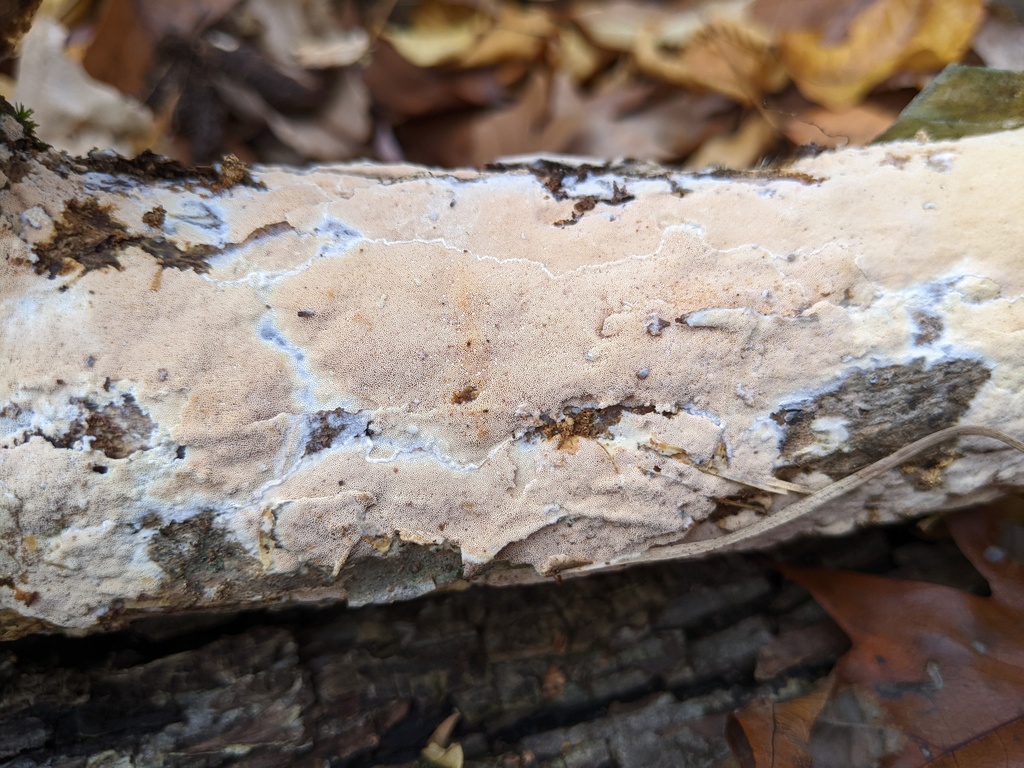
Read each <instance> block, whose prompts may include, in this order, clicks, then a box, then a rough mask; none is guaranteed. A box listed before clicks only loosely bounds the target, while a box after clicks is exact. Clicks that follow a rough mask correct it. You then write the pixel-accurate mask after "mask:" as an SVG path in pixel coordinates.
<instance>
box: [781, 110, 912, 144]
mask: <svg viewBox="0 0 1024 768" xmlns="http://www.w3.org/2000/svg"><path fill="white" fill-rule="evenodd" d="M898 116H899V110H898V109H896V108H895V107H894V106H890V105H883V104H879V103H875V102H871V101H866V102H864V103H863V104H858V105H856V106H853V107H847V108H845V109H825V108H824V107H809V108H807V109H805V110H803V111H801V112H800V113H798V114H796V115H793V116H792V117H790V118H788V119H787V120H786V121H785V123H784V125H783V127H782V132H783V134H784V135H785V136H786V138H787V139H789V140H790V141H791V142H793V143H794V144H796V145H797V146H805V145H808V144H816V145H817V146H819V147H828V148H833V147H847V146H854V147H859V146H863V145H865V144H867V143H868V142H870V141H871V140H872V139H874V138H875V137H876V136H878V135H880V134H882V133H884V132H885V130H886V129H887V128H888V127H889V126H891V125H892V124H893V122H894V121H895V120H896V118H897V117H898Z"/></svg>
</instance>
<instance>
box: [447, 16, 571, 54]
mask: <svg viewBox="0 0 1024 768" xmlns="http://www.w3.org/2000/svg"><path fill="white" fill-rule="evenodd" d="M554 32H555V25H554V23H553V22H552V21H551V17H550V16H549V15H548V13H547V11H544V10H541V9H539V8H517V7H515V6H511V5H503V6H501V8H500V10H499V11H498V17H497V19H496V20H495V22H494V25H493V26H492V27H491V28H490V29H489V30H488V31H487V32H486V33H485V34H483V35H482V36H481V37H480V39H479V40H478V41H477V43H476V44H475V45H474V46H473V47H472V48H471V49H470V50H469V51H466V52H465V53H464V54H463V55H462V56H461V57H460V58H459V64H460V65H461V66H463V67H467V68H469V67H489V66H492V65H494V64H500V63H502V62H505V61H513V60H527V61H530V60H532V59H535V58H537V57H538V56H539V55H540V54H541V52H542V51H543V50H544V44H545V42H546V41H547V38H548V37H550V36H551V35H553V34H554Z"/></svg>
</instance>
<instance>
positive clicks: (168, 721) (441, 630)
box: [0, 527, 981, 768]
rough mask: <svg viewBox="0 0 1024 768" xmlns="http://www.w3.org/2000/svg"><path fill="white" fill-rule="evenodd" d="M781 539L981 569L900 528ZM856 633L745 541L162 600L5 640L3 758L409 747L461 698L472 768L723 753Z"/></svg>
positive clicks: (838, 560) (817, 558) (836, 551)
mask: <svg viewBox="0 0 1024 768" xmlns="http://www.w3.org/2000/svg"><path fill="white" fill-rule="evenodd" d="M780 554H781V556H782V557H783V559H785V560H788V561H791V562H793V561H798V562H807V563H810V562H813V563H822V564H825V565H830V566H838V567H854V568H858V569H863V570H871V571H875V572H888V573H895V574H897V575H900V576H904V577H911V578H925V579H929V580H933V581H942V582H944V583H951V584H955V585H958V586H964V587H977V586H979V585H980V583H981V582H980V578H979V577H978V576H977V574H976V573H975V572H974V571H973V569H972V568H971V567H970V566H969V565H968V564H967V562H966V561H965V560H964V559H963V558H962V557H960V556H959V554H958V553H957V551H956V550H955V549H954V548H953V547H952V545H950V544H948V543H924V542H922V541H920V540H917V539H916V538H915V537H914V535H913V533H912V531H911V529H909V528H906V527H897V528H892V529H885V530H874V531H871V532H865V533H861V534H859V535H857V536H853V537H848V538H844V539H837V540H833V541H815V542H809V543H804V544H796V545H792V546H790V547H788V548H787V549H785V550H782V551H781V553H780ZM845 647H846V640H845V638H844V637H843V636H842V634H841V633H840V632H839V631H838V630H837V629H836V628H835V627H834V625H832V624H831V622H830V621H829V620H828V619H827V618H826V617H825V615H824V613H823V612H822V611H821V609H820V608H818V607H817V606H816V605H815V604H814V603H813V602H812V601H810V599H809V597H808V596H807V595H806V593H804V592H803V591H802V590H800V589H799V588H797V587H796V586H795V585H793V584H791V583H787V582H785V581H784V580H783V579H782V578H781V577H779V576H778V575H777V574H776V573H775V572H774V571H773V570H772V568H771V567H770V563H769V562H768V561H767V560H766V559H763V558H757V557H738V556H737V557H728V558H719V559H715V560H710V561H707V562H703V563H681V564H668V565H660V566H648V567H644V568H636V569H632V570H629V571H626V572H622V573H613V574H605V575H599V576H595V577H589V578H585V579H574V580H566V581H564V582H563V583H551V584H547V585H537V586H530V587H519V588H505V589H493V588H492V589H488V588H474V589H470V590H467V591H463V592H457V593H451V594H445V595H435V596H433V597H430V598H426V599H421V600H417V601H413V602H407V603H400V604H394V605H388V606H373V607H366V608H362V609H359V610H344V609H339V608H337V607H335V608H329V609H316V608H307V609H298V608H293V609H291V610H289V611H285V612H277V613H272V612H259V613H250V614H240V615H235V616H230V617H224V616H221V617H212V616H209V615H207V616H203V617H188V616H182V617H163V618H158V619H153V620H150V621H148V622H144V623H142V624H139V625H137V626H136V627H135V628H134V629H133V630H132V631H130V632H120V633H115V634H110V635H105V636H94V637H89V638H83V639H70V638H59V637H44V636H34V637H29V638H24V639H22V640H20V641H17V642H15V643H8V644H5V645H3V646H0V759H4V760H7V761H8V762H6V763H3V765H9V766H18V768H23V767H27V766H44V765H45V766H62V767H65V766H67V767H69V768H70V766H83V767H84V766H221V765H240V766H268V767H269V766H280V765H310V766H314V765H315V766H324V765H329V766H371V765H396V764H412V763H413V762H415V761H416V760H417V759H418V753H419V750H420V749H421V748H422V747H423V746H424V745H425V744H426V742H427V739H428V737H429V735H430V733H431V732H432V730H433V729H434V728H435V727H436V726H437V725H438V723H440V722H441V720H443V719H444V718H445V717H446V716H448V715H449V714H451V713H452V712H453V711H454V710H456V709H457V710H459V711H460V712H461V713H462V720H461V722H460V723H459V726H458V728H457V730H456V733H455V736H454V738H455V740H457V741H459V742H460V743H461V744H462V746H463V748H464V750H465V755H466V765H468V766H527V765H530V766H532V765H536V766H559V767H560V768H568V767H569V766H588V767H589V766H637V765H644V766H672V767H673V768H679V767H680V766H698V765H699V766H711V765H729V764H731V763H730V762H729V758H728V752H727V749H726V747H725V744H724V740H723V737H722V733H723V728H724V722H725V718H726V716H727V713H728V712H729V711H731V710H732V709H734V708H735V707H737V706H738V705H740V704H742V703H743V702H744V701H746V700H747V699H749V698H750V697H751V696H752V695H754V694H755V693H758V692H773V691H774V692H779V691H782V690H785V691H786V692H787V694H788V695H793V694H795V693H797V692H799V691H802V690H804V689H806V688H808V687H809V686H810V685H811V684H812V683H813V682H814V680H815V679H817V678H819V677H820V676H822V675H823V674H825V673H826V672H827V671H828V669H829V668H830V666H831V664H832V663H833V662H834V660H835V659H836V658H837V657H838V655H839V654H841V653H842V651H843V650H844V649H845Z"/></svg>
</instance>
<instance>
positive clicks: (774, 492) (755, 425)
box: [0, 115, 1024, 637]
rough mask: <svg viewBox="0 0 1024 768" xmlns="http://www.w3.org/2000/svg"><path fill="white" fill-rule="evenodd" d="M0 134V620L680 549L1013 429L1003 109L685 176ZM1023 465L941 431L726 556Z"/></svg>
mask: <svg viewBox="0 0 1024 768" xmlns="http://www.w3.org/2000/svg"><path fill="white" fill-rule="evenodd" d="M0 128H2V132H3V135H4V136H5V144H4V148H3V149H2V150H0V152H2V155H0V160H2V162H0V170H2V172H3V174H4V179H3V182H4V183H3V189H2V191H0V215H2V219H3V231H2V234H0V248H2V251H3V259H2V261H0V333H2V338H0V361H2V370H0V606H2V609H3V610H4V612H5V616H6V618H5V619H4V621H5V622H6V623H5V627H6V629H5V633H6V636H9V637H10V636H16V635H18V634H22V633H24V632H26V631H31V630H33V629H37V628H53V627H59V628H65V629H71V630H88V629H90V628H94V627H98V626H99V627H111V626H118V625H119V624H120V623H122V622H123V621H124V620H125V619H126V617H131V616H133V615H136V614H138V613H140V612H147V611H158V612H168V611H179V610H183V609H194V608H202V607H206V606H211V607H218V608H229V607H237V606H243V605H250V604H269V603H275V602H281V601H292V600H294V601H321V600H335V599H343V600H347V601H348V602H349V603H350V604H353V605H357V604H364V603H368V602H379V601H386V600H391V599H395V598H401V597H409V596H413V595H417V594H422V593H425V592H429V591H432V590H435V589H437V588H439V587H444V586H446V585H453V584H455V585H457V584H462V583H465V582H466V581H473V580H477V581H486V582H491V583H510V582H522V581H529V580H536V579H538V578H543V577H544V576H543V575H545V574H546V575H552V574H558V573H559V572H560V571H564V570H572V569H576V568H581V567H594V566H598V567H601V566H604V565H605V564H612V565H614V564H617V563H622V562H629V561H633V560H642V559H644V558H645V557H657V556H658V552H659V551H668V552H670V553H671V552H673V551H678V552H681V553H683V554H685V553H686V550H672V549H671V546H670V545H676V544H678V542H680V541H682V540H684V539H685V540H686V541H694V540H701V539H708V538H713V537H716V536H722V535H723V533H724V532H729V531H742V530H744V529H747V528H748V527H750V526H752V525H757V521H759V520H761V519H762V518H763V517H764V516H765V515H770V514H772V513H775V512H777V511H778V510H780V509H784V508H785V505H787V504H792V503H793V502H794V500H795V499H797V498H799V493H800V492H802V491H809V490H813V489H818V488H821V487H823V486H827V485H828V484H829V483H830V482H831V481H834V480H837V479H839V478H843V477H845V476H848V475H850V474H851V473H853V472H855V471H857V470H859V469H861V468H863V467H865V466H867V465H870V464H871V463H872V462H875V461H877V460H879V459H882V458H884V457H886V456H888V455H890V454H892V453H893V452H894V451H896V450H897V449H899V448H901V447H902V446H905V445H907V444H910V443H912V442H913V441H915V440H917V439H919V438H922V437H926V436H928V435H931V434H933V433H935V432H937V431H939V430H941V429H945V428H950V427H957V426H960V425H965V424H971V425H982V426H986V427H990V428H996V429H999V430H1002V431H1003V432H1006V433H1009V434H1011V435H1021V434H1024V403H1022V401H1021V398H1022V397H1024V394H1022V390H1024V387H1022V386H1021V384H1022V382H1021V378H1022V374H1024V345H1022V344H1021V335H1022V327H1024V314H1022V312H1024V309H1022V307H1024V302H1021V301H1020V300H1019V299H1020V298H1021V296H1022V293H1024V274H1022V271H1021V270H1020V268H1019V266H1020V257H1019V254H1018V248H1019V244H1020V243H1021V242H1024V219H1022V217H1020V216H1018V215H1017V205H1018V204H1019V200H1018V197H1019V194H1020V193H1019V192H1018V191H1017V190H1016V188H1015V187H1014V186H1013V185H1012V184H1011V183H1009V180H1012V179H1014V178H1016V176H1017V175H1018V173H1020V172H1021V171H1022V170H1024V134H1022V133H1020V132H1013V133H1003V134H997V135H992V136H987V137H981V138H972V139H965V140H962V141H960V142H946V143H934V144H929V143H907V144H890V145H886V146H879V147H873V148H869V149H863V150H850V151H844V152H839V153H835V154H827V155H821V156H819V157H816V158H812V159H809V160H805V161H801V162H800V163H798V164H796V165H795V166H793V167H792V168H789V169H785V170H773V171H765V172H757V173H748V174H729V173H710V174H705V175H685V174H682V173H676V172H674V171H671V170H667V169H664V168H659V167H648V166H643V165H635V164H629V165H616V164H600V163H590V162H584V161H570V160H561V161H555V160H530V161H523V162H514V163H509V164H507V165H503V166H501V167H496V168H493V169H489V170H485V171H480V172H477V171H439V170H430V169H424V168H416V167H380V166H371V165H350V166H331V167H320V168H314V169H311V170H302V171H299V170H289V169H285V168H270V167H266V168H257V169H247V168H245V167H244V166H243V165H241V164H240V163H237V162H230V161H229V162H225V163H224V164H222V165H221V166H218V167H217V168H216V169H198V170H195V169H187V168H184V167H182V166H179V165H177V164H175V163H171V162H167V161H162V160H159V159H156V158H153V157H151V156H145V157H142V158H140V159H138V160H135V161H127V160H123V159H121V158H118V157H116V156H111V155H106V154H102V153H94V154H93V155H90V156H89V157H87V158H77V159H71V158H68V157H65V156H62V155H60V154H57V153H54V152H52V151H49V150H47V149H45V148H42V147H40V146H38V145H37V144H36V143H34V142H33V141H32V140H31V139H30V138H29V137H26V136H25V135H24V133H23V129H22V126H21V125H20V124H19V123H18V122H17V120H16V119H15V118H14V117H13V116H10V115H5V116H3V118H2V124H0ZM1022 461H1024V459H1022V457H1021V456H1020V455H1019V454H1017V453H1016V452H1011V451H1008V450H1005V446H1004V445H1000V444H999V443H997V442H995V441H992V440H990V439H988V438H984V437H971V438H967V439H961V440H959V441H956V440H954V441H951V442H948V443H947V444H945V445H944V446H941V447H937V448H934V449H933V450H931V451H929V452H926V453H922V454H920V455H914V456H912V457H911V458H910V460H909V461H908V463H906V464H904V465H903V466H901V467H900V469H899V470H894V471H890V472H887V473H885V474H884V475H883V476H881V477H878V478H875V479H874V480H872V481H871V482H869V483H867V484H864V485H862V486H861V487H858V488H855V489H852V490H851V492H850V493H848V494H846V495H845V496H843V497H841V498H839V499H835V500H833V501H832V502H831V503H830V504H829V505H828V506H827V507H826V508H821V509H817V510H815V511H814V513H813V514H802V515H801V516H800V517H799V519H797V520H795V521H793V524H791V525H788V526H785V527H783V528H776V529H773V530H768V531H765V532H764V535H759V536H757V537H750V538H747V539H745V540H744V541H743V542H742V543H743V544H744V545H746V546H750V547H756V546H764V545H767V544H769V543H771V542H773V541H776V540H779V539H781V538H784V537H790V536H795V535H798V534H801V533H807V532H809V531H823V532H828V533H840V532H844V531H848V530H850V529H851V528H852V527H855V526H857V525H859V524H863V523H867V522H876V521H886V520H892V519H897V518H900V517H901V516H906V515H916V514H922V513H926V512H930V511H935V510H940V509H946V508H951V507H955V506H961V505H964V504H967V503H974V502H977V501H980V500H983V499H986V498H989V497H991V496H993V495H995V494H997V493H998V492H999V490H1000V488H1001V487H1004V486H1007V485H1013V484H1019V483H1020V482H1021V478H1022V472H1024V469H1022ZM797 503H799V502H797ZM762 527H763V526H762ZM752 530H753V529H752ZM756 530H758V531H761V528H758V529H756ZM734 539H735V537H734ZM734 539H733V540H734ZM733 540H730V539H727V538H723V539H722V541H723V542H729V541H733ZM665 547H669V548H668V549H664V548H665ZM659 548H661V549H659Z"/></svg>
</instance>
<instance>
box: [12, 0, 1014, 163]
mask: <svg viewBox="0 0 1024 768" xmlns="http://www.w3.org/2000/svg"><path fill="white" fill-rule="evenodd" d="M1015 7H1016V5H1015V4H1014V3H1013V2H1010V0H993V1H992V2H989V3H987V4H986V3H984V2H983V0H942V1H941V2H940V1H939V0H799V1H796V0H676V1H675V2H672V1H670V0H575V1H573V0H531V1H526V0H420V1H419V2H413V1H412V0H362V2H358V1H357V0H306V2H302V3H297V2H293V0H44V2H43V5H42V9H41V10H40V12H39V14H38V15H37V17H36V20H35V23H34V24H33V27H32V29H31V30H30V31H29V33H28V35H27V36H26V38H25V39H24V40H23V41H22V45H21V49H20V58H19V59H18V60H17V62H16V66H15V67H14V76H13V79H12V78H10V77H8V79H7V80H6V81H0V95H3V96H5V97H7V98H8V99H9V100H12V101H16V102H20V103H23V104H25V105H26V106H28V107H31V108H32V109H34V110H35V114H36V122H38V123H39V125H40V137H41V138H43V139H44V140H46V141H49V142H51V143H53V144H55V145H56V146H59V147H61V148H64V149H68V150H70V151H73V152H85V151H88V150H89V149H90V148H92V147H94V146H96V147H100V148H114V149H117V150H118V151H121V152H123V153H127V154H134V153H137V152H139V151H141V150H143V149H153V150H155V151H159V152H163V153H166V154H169V155H171V156H173V157H176V158H177V159H180V160H184V161H187V162H206V161H209V160H211V159H213V158H216V157H217V156H219V155H220V154H222V153H225V152H232V153H234V154H236V155H238V156H239V157H241V158H242V159H244V160H259V161H264V162H288V163H308V162H322V161H339V160H348V159H353V158H357V157H359V158H372V159H377V160H384V161H391V162H396V161H404V160H409V161H416V162H423V163H429V164H435V165H444V166H457V165H481V164H485V163H488V162H492V161H494V160H495V159H496V158H498V157H502V156H510V155H516V154H522V153H532V152H539V151H544V152H561V153H572V154H582V155H593V156H598V157H630V158H637V159H644V160H655V161H661V162H671V163H682V162H685V163H686V164H688V165H689V166H691V167H704V166H707V165H710V164H717V165H723V166H729V167H749V166H751V165H754V164H756V163H758V162H761V161H763V160H764V159H765V158H766V157H767V158H771V157H776V158H777V157H786V156H788V155H790V154H791V153H792V152H793V151H794V149H795V148H796V147H799V146H802V145H807V144H814V145H817V146H821V147H828V146H836V145H847V144H854V145H856V144H863V143H865V142H867V141H870V140H871V139H872V138H874V137H875V136H877V135H878V134H880V133H881V132H882V131H884V130H885V129H886V128H887V127H888V126H889V125H890V124H891V123H892V121H893V120H894V118H895V117H896V115H897V114H899V112H900V110H901V109H902V108H903V107H904V106H905V105H906V104H907V103H908V102H909V101H910V99H911V98H912V97H913V96H914V95H915V94H916V93H917V92H918V91H919V90H920V89H921V88H922V87H924V86H925V85H927V83H928V81H929V79H930V78H931V77H932V76H933V75H934V74H935V73H937V72H938V71H940V70H941V69H942V68H943V67H944V66H945V65H946V64H948V63H951V62H966V63H974V64H978V63H988V64H991V65H994V66H1000V67H1004V68H1020V67H1022V66H1024V56H1022V55H1021V54H1020V51H1021V50H1024V26H1022V25H1021V24H1020V23H1019V21H1018V20H1017V19H1016V18H1015V17H1014V16H1013V13H1012V11H1013V9H1014V8H1015Z"/></svg>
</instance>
